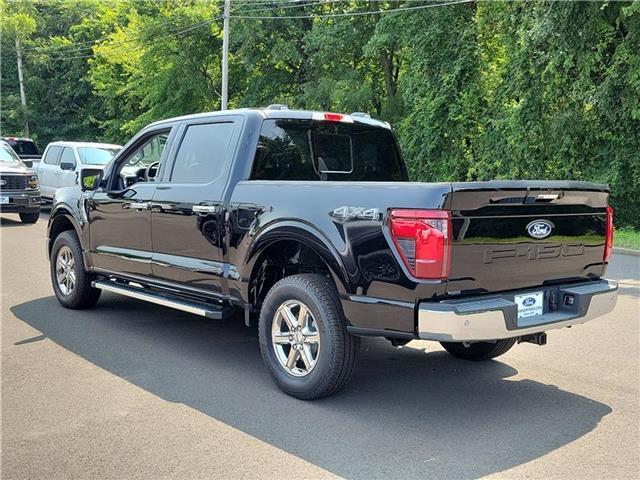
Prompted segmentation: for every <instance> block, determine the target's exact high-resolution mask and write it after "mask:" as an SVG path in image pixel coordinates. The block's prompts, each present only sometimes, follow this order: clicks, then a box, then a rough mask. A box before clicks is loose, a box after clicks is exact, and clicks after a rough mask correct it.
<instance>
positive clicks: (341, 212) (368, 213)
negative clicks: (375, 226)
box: [331, 205, 380, 220]
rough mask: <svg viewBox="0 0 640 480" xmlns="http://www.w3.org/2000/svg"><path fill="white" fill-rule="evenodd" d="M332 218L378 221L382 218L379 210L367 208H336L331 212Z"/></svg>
mask: <svg viewBox="0 0 640 480" xmlns="http://www.w3.org/2000/svg"><path fill="white" fill-rule="evenodd" d="M331 216H332V217H337V218H344V219H348V218H362V219H366V220H378V219H379V218H380V209H379V208H367V207H349V206H346V205H345V206H342V207H338V208H336V209H335V210H334V211H333V212H331Z"/></svg>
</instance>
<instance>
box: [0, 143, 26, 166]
mask: <svg viewBox="0 0 640 480" xmlns="http://www.w3.org/2000/svg"><path fill="white" fill-rule="evenodd" d="M0 164H2V165H8V166H11V167H18V166H20V165H22V161H21V160H20V159H19V158H18V155H16V152H14V151H13V148H11V147H10V146H9V144H7V143H5V142H0Z"/></svg>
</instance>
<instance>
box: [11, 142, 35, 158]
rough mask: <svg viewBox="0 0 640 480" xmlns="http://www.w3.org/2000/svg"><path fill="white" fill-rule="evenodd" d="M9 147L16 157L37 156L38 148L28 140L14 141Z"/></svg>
mask: <svg viewBox="0 0 640 480" xmlns="http://www.w3.org/2000/svg"><path fill="white" fill-rule="evenodd" d="M11 147H12V148H13V149H14V150H15V151H16V153H17V154H18V155H38V147H36V144H35V143H33V142H30V141H28V140H16V141H14V142H12V144H11Z"/></svg>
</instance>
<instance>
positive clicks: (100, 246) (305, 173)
mask: <svg viewBox="0 0 640 480" xmlns="http://www.w3.org/2000/svg"><path fill="white" fill-rule="evenodd" d="M132 167H133V168H135V170H134V171H135V177H132V176H131V171H132V170H131V168H132ZM127 169H129V170H127ZM123 172H125V173H124V174H123ZM608 196H609V189H608V187H607V186H606V185H599V184H594V183H586V182H573V181H533V180H532V181H489V182H442V183H415V182H410V181H409V179H408V176H407V170H406V168H405V165H404V163H403V162H402V160H401V156H400V151H399V148H398V144H397V142H396V139H395V137H394V135H393V133H392V131H391V129H390V127H389V125H388V124H386V123H383V122H380V121H376V120H373V119H371V118H370V117H368V116H367V115H364V114H351V115H343V114H337V113H322V112H308V111H290V110H287V109H286V108H285V107H282V106H272V107H270V108H267V109H244V110H234V111H223V112H214V113H205V114H199V115H192V116H186V117H180V118H174V119H169V120H164V121H161V122H157V123H154V124H152V125H149V126H148V127H147V128H145V129H144V130H142V131H141V132H140V133H138V134H137V135H136V136H135V137H134V138H133V139H132V140H131V141H130V142H129V143H128V144H127V145H126V146H125V147H124V149H123V150H122V151H121V152H120V153H119V154H118V156H117V157H116V158H115V159H114V161H112V162H111V163H110V164H109V165H108V166H107V167H106V168H105V169H104V170H102V171H101V170H94V171H90V170H85V171H84V172H83V173H82V174H81V188H78V189H61V190H58V192H57V193H56V199H55V206H54V208H53V211H52V215H51V217H50V221H49V226H48V251H49V255H50V262H51V278H52V282H53V289H54V291H55V295H56V297H57V298H58V300H59V302H60V303H61V304H62V305H63V306H65V307H67V308H85V307H90V306H92V305H94V304H95V303H96V302H97V300H98V297H99V296H100V292H101V291H102V290H106V291H109V292H115V293H118V294H122V295H126V296H130V297H134V298H138V299H141V300H144V301H148V302H152V303H157V304H161V305H165V306H168V307H172V308H175V309H178V310H184V311H187V312H191V313H195V314H198V315H202V316H204V317H208V318H212V319H220V318H224V317H227V316H229V315H230V314H231V313H232V312H233V311H234V310H240V311H243V312H244V319H245V322H246V323H247V324H248V325H249V324H251V323H252V322H254V321H255V320H256V319H257V321H258V335H259V342H260V349H261V352H262V357H263V359H264V362H265V364H266V366H267V368H268V370H269V372H270V373H271V375H272V376H273V378H274V379H275V382H276V383H277V385H278V386H279V387H280V388H281V389H282V390H284V391H285V392H287V393H288V394H290V395H293V396H296V397H299V398H303V399H315V398H319V397H322V396H326V395H329V394H331V393H333V392H335V391H337V390H338V389H340V388H341V387H342V386H344V385H345V384H346V383H347V382H348V380H349V378H350V377H351V375H352V373H353V371H354V367H355V363H356V358H357V355H358V345H359V337H361V336H380V337H386V338H387V339H389V340H390V341H391V342H392V343H393V344H394V345H403V344H405V343H407V342H409V341H410V340H413V339H424V340H433V341H437V342H441V344H442V345H443V346H444V348H445V349H446V350H447V351H448V352H450V353H451V354H453V355H454V356H456V357H461V358H464V359H469V360H486V359H490V358H494V357H497V356H499V355H502V354H504V353H505V352H506V351H507V350H509V349H510V348H511V347H513V346H514V345H515V344H516V343H519V342H531V343H535V344H538V345H543V344H545V343H546V338H547V337H546V334H545V332H546V331H548V330H552V329H557V328H562V327H569V326H573V325H576V324H581V323H584V322H587V321H589V320H591V319H593V318H595V317H597V316H600V315H603V314H605V313H607V312H609V311H611V310H612V309H613V307H614V304H615V301H616V293H617V285H616V284H615V283H614V282H611V281H608V280H606V279H604V278H603V275H604V274H605V271H606V268H607V264H608V262H609V257H610V255H611V248H612V238H613V223H612V218H613V217H612V215H613V214H612V210H611V208H610V207H609V206H608V203H607V202H608ZM425 381H427V380H425Z"/></svg>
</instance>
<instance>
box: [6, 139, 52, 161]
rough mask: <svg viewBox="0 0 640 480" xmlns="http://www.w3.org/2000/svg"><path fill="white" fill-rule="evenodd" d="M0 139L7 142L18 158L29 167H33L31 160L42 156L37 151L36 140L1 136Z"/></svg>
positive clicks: (38, 159)
mask: <svg viewBox="0 0 640 480" xmlns="http://www.w3.org/2000/svg"><path fill="white" fill-rule="evenodd" d="M0 140H4V141H5V142H7V143H8V144H9V145H10V146H11V148H13V151H14V152H16V154H17V155H18V157H20V160H22V162H23V163H24V164H25V165H26V166H27V167H29V168H33V162H39V161H40V159H41V158H42V155H41V154H40V152H38V147H37V146H36V142H34V141H33V140H31V139H30V138H19V137H3V138H2V139H0Z"/></svg>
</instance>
